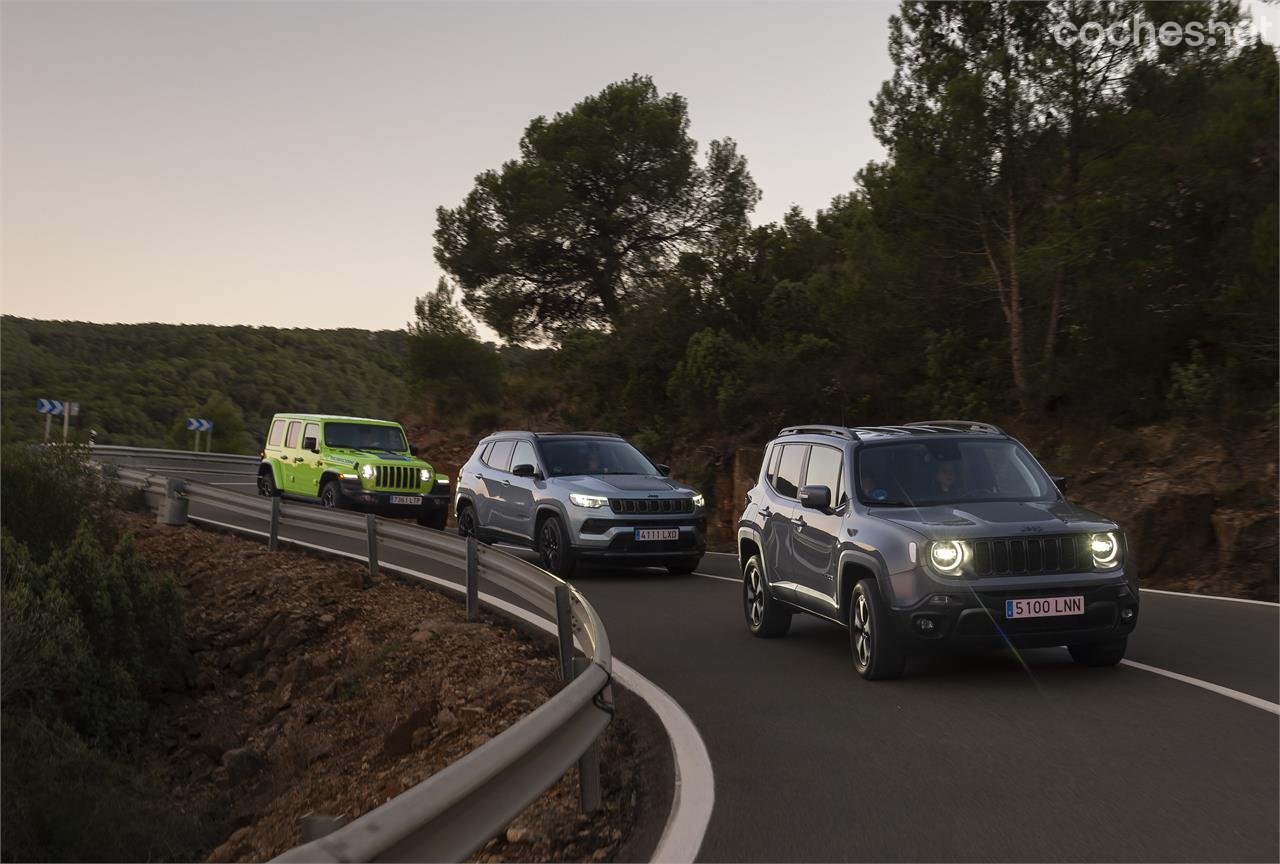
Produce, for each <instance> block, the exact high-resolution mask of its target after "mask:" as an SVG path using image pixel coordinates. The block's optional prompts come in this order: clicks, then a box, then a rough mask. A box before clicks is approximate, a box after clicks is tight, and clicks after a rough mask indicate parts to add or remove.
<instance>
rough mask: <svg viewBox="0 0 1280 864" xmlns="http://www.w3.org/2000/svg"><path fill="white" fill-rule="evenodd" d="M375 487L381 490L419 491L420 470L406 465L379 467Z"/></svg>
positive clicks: (375, 476)
mask: <svg viewBox="0 0 1280 864" xmlns="http://www.w3.org/2000/svg"><path fill="white" fill-rule="evenodd" d="M377 467H378V473H377V474H376V475H374V485H376V486H377V487H378V488H380V489H417V488H418V486H419V485H420V484H419V482H418V481H419V477H418V469H417V468H410V467H406V466H404V465H379V466H377Z"/></svg>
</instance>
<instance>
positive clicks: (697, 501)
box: [693, 492, 707, 507]
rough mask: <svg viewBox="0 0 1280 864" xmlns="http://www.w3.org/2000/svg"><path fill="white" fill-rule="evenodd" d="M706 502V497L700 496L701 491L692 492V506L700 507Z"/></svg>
mask: <svg viewBox="0 0 1280 864" xmlns="http://www.w3.org/2000/svg"><path fill="white" fill-rule="evenodd" d="M706 503H707V499H706V498H703V497H702V493H701V492H694V493H693V506H694V507H701V506H702V505H703V504H706Z"/></svg>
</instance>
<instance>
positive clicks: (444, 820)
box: [92, 447, 613, 862]
mask: <svg viewBox="0 0 1280 864" xmlns="http://www.w3.org/2000/svg"><path fill="white" fill-rule="evenodd" d="M92 455H93V457H94V458H95V459H98V460H101V461H103V462H107V463H114V464H115V465H116V466H117V467H116V470H115V475H116V478H117V480H118V482H119V483H120V484H121V485H124V486H126V487H130V488H134V489H138V490H141V492H142V493H143V495H144V496H145V498H146V500H147V503H148V505H150V506H152V507H155V508H157V509H158V510H159V511H160V518H161V520H162V521H170V520H172V521H185V519H186V518H188V513H187V512H186V511H187V508H188V507H190V506H191V505H197V506H198V508H199V509H201V510H204V511H206V512H207V510H208V509H213V510H215V511H221V512H222V513H229V514H233V515H234V516H236V517H238V521H239V522H241V523H248V524H229V523H227V522H225V521H222V520H214V519H212V518H210V517H209V516H207V515H202V514H190V515H189V518H191V519H192V520H194V521H205V522H215V521H216V522H217V524H220V525H223V526H225V527H229V528H232V529H233V530H239V531H242V532H245V533H251V534H255V535H258V536H263V537H266V538H267V541H268V543H269V544H271V546H272V548H274V547H275V544H276V543H277V542H302V543H305V545H307V546H308V547H311V548H318V549H322V550H325V549H327V551H332V552H335V553H339V554H343V555H347V556H352V557H356V558H361V559H363V560H365V561H368V562H369V567H370V570H371V571H375V572H376V570H377V568H379V567H384V568H387V569H394V570H401V571H405V572H409V573H412V572H414V569H413V568H412V567H406V566H404V565H393V564H389V563H386V562H385V561H380V560H379V559H380V556H379V548H381V550H382V551H394V552H396V553H397V558H398V559H399V560H402V561H409V562H415V560H416V561H418V562H421V563H424V564H430V563H445V564H450V565H453V566H456V567H461V568H465V571H466V572H467V582H466V584H465V585H463V586H457V587H458V588H459V589H460V590H465V592H466V594H467V599H468V601H469V602H468V617H471V618H474V617H475V615H476V613H477V612H478V609H476V608H475V605H474V604H475V599H474V598H478V595H479V590H478V586H479V583H480V582H485V583H488V584H491V585H493V586H496V587H497V588H500V589H502V590H505V591H508V592H510V593H512V594H514V595H516V596H517V597H520V598H521V599H523V600H524V601H525V602H526V603H528V604H529V605H530V606H532V607H533V608H534V609H536V610H537V611H538V612H540V613H542V614H543V615H545V616H547V618H548V619H550V620H551V621H553V622H555V623H556V625H557V631H558V636H559V643H560V652H561V668H562V675H563V677H564V680H565V682H566V683H565V686H564V687H563V688H562V689H561V690H560V691H559V692H558V693H556V695H555V696H553V697H552V698H551V699H550V700H548V701H547V702H546V703H545V704H543V705H541V706H540V707H538V708H536V709H534V710H533V711H532V712H531V713H529V714H528V715H526V716H525V717H524V718H522V719H521V720H519V721H517V722H516V723H515V724H513V725H512V726H511V727H509V728H508V729H506V730H505V731H503V732H502V733H501V734H499V735H497V736H496V737H494V738H492V739H491V740H489V741H488V742H486V743H485V744H483V745H482V746H480V747H479V748H477V749H476V750H473V751H472V752H471V753H469V754H467V755H466V756H464V757H463V758H461V759H459V760H458V761H457V762H454V763H453V764H452V765H449V766H448V767H447V768H445V769H444V770H442V771H440V772H439V773H437V774H434V775H432V776H431V777H428V778H427V779H426V780H424V781H422V782H421V783H419V784H418V785H416V786H414V787H412V788H411V789H408V790H406V791H405V792H403V793H401V794H400V795H398V796H396V797H395V798H393V799H391V800H390V801H388V802H386V803H385V804H383V805H381V806H379V807H377V808H375V809H373V810H371V811H369V812H368V813H365V814H364V815H363V816H360V817H358V818H356V819H354V820H352V821H351V822H350V823H348V824H346V825H343V826H341V827H339V828H337V829H336V830H334V831H332V832H331V833H329V834H326V835H325V836H323V837H320V838H318V839H315V840H311V841H310V842H306V843H303V844H302V845H301V846H297V847H295V848H293V849H290V850H289V851H287V852H285V853H284V854H283V855H281V856H280V857H279V858H277V859H276V860H277V861H334V862H336V861H462V860H464V859H465V858H466V857H467V856H469V855H470V854H471V853H472V852H474V851H475V850H476V849H478V848H479V847H480V846H482V845H484V843H486V842H487V841H488V840H489V839H490V838H492V837H494V836H495V835H497V834H498V833H499V832H500V831H501V830H502V829H503V828H505V827H506V826H507V825H508V824H509V823H510V822H511V820H512V819H514V818H515V817H516V816H517V815H519V813H520V812H521V811H522V810H524V809H525V808H526V807H527V806H528V805H529V804H530V803H532V802H533V800H534V799H535V798H537V797H538V796H539V795H541V794H542V793H543V792H544V791H546V790H547V789H548V788H550V787H551V786H552V785H554V784H555V783H556V782H557V781H558V780H559V779H560V778H561V777H563V776H564V774H565V772H566V771H568V769H569V768H570V767H571V766H572V765H573V764H574V763H575V762H576V763H578V765H579V768H580V772H579V773H580V779H581V782H582V790H581V791H582V803H583V807H584V809H587V810H591V809H594V808H595V807H597V806H599V795H600V786H599V763H598V746H597V743H596V741H597V739H598V738H599V736H600V734H601V733H602V732H603V731H604V729H605V727H607V726H608V725H609V721H610V720H611V719H612V717H613V704H612V691H611V690H610V687H609V682H610V678H611V675H612V663H613V660H612V653H611V651H610V647H609V637H608V634H607V633H606V632H605V629H604V624H603V623H602V622H601V620H600V617H599V616H598V615H597V614H596V611H595V610H594V609H593V608H592V607H591V604H590V603H588V602H587V600H586V598H585V597H583V596H582V594H581V593H579V592H578V591H577V590H576V589H574V588H573V586H571V585H569V584H568V583H566V582H564V581H563V580H561V579H558V578H557V577H555V576H553V575H552V574H550V573H547V572H546V571H544V570H542V569H540V568H538V567H536V566H534V565H533V564H530V563H529V562H527V561H524V560H522V559H520V558H516V557H514V556H511V555H508V554H506V553H504V552H501V551H499V550H497V549H493V548H491V547H488V546H484V545H482V544H478V543H476V542H475V539H474V538H468V539H467V540H464V539H463V538H461V537H456V536H453V535H449V534H444V533H442V532H440V531H434V530H431V529H429V528H420V527H417V526H410V525H407V524H403V523H395V522H389V521H386V520H382V519H376V518H375V517H373V516H368V517H365V516H363V515H359V514H353V513H348V512H342V511H332V510H324V509H321V508H318V507H314V506H311V505H307V504H302V503H299V504H291V503H284V502H281V500H280V499H279V498H264V497H257V496H250V495H244V494H240V493H236V492H230V491H227V490H225V489H221V488H218V487H216V486H210V485H208V484H204V483H197V482H190V481H182V480H176V479H171V478H169V477H165V476H162V475H161V474H160V473H153V472H155V471H159V470H163V469H154V468H151V467H150V466H157V465H163V466H166V467H167V466H170V465H171V466H173V468H175V469H181V468H187V469H188V470H190V469H193V468H194V470H195V471H196V472H198V471H199V470H200V469H199V468H197V467H196V466H195V463H201V464H207V463H209V462H211V461H213V462H217V461H220V460H225V461H226V462H227V463H228V464H235V465H240V466H244V465H247V464H250V463H253V462H256V461H257V460H255V459H253V458H252V457H237V456H225V455H223V454H208V453H199V454H197V453H181V452H176V451H170V450H141V449H138V448H125V447H109V448H108V447H95V448H94V449H93V452H92ZM246 460H247V461H246ZM142 465H146V466H148V468H142V467H131V466H142ZM298 533H303V534H305V535H306V536H307V537H308V539H307V540H305V541H302V540H297V539H294V540H291V538H290V536H288V535H291V534H294V535H296V534H298ZM317 534H318V535H320V537H317V536H316V535H317ZM326 537H327V538H342V539H344V540H345V541H347V542H348V545H351V544H352V543H363V544H364V549H363V554H359V553H354V552H352V551H351V549H342V548H339V547H338V546H337V545H336V544H333V543H330V544H329V545H328V546H326V545H325V544H324V543H323V542H316V541H317V540H318V539H319V540H321V541H323V539H324V538H326ZM356 548H360V547H359V546H356ZM575 637H576V640H575ZM575 641H576V642H577V644H578V645H579V646H580V647H581V649H582V652H583V654H584V655H585V657H584V658H577V657H574V656H573V646H574V643H575Z"/></svg>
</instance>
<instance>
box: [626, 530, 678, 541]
mask: <svg viewBox="0 0 1280 864" xmlns="http://www.w3.org/2000/svg"><path fill="white" fill-rule="evenodd" d="M636 539H637V540H679V539H680V529H679V528H637V529H636Z"/></svg>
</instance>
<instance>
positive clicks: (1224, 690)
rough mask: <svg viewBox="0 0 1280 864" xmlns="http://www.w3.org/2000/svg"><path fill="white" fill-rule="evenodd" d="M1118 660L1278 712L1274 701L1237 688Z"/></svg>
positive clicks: (1126, 664) (1144, 670)
mask: <svg viewBox="0 0 1280 864" xmlns="http://www.w3.org/2000/svg"><path fill="white" fill-rule="evenodd" d="M1120 662H1121V663H1122V664H1123V665H1125V666H1132V667H1133V668H1134V669H1141V670H1142V671H1143V672H1151V673H1152V674H1155V675H1163V676H1164V677H1165V678H1172V679H1173V680H1174V681H1181V682H1182V683H1183V684H1190V685H1192V686H1193V687H1200V688H1201V689H1204V690H1208V691H1209V692H1210V693H1217V694H1218V695H1219V696H1226V697H1227V698H1228V699H1235V700H1236V701H1237V702H1243V703H1244V704H1246V705H1252V706H1253V707H1254V708H1261V709H1262V710H1263V711H1270V712H1271V713H1272V714H1280V705H1277V704H1276V703H1275V702H1268V701H1267V700H1266V699H1259V698H1258V697H1257V696H1250V695H1249V694H1248V693H1241V692H1240V691H1239V690H1232V689H1231V688H1230V687H1223V686H1221V685H1219V684H1211V683H1209V682H1208V681H1201V680H1200V679H1199V678H1192V677H1191V676H1190V675H1182V674H1180V673H1178V672H1170V671H1169V670H1168V669H1160V668H1157V667H1155V666H1148V665H1147V664H1146V663H1139V662H1138V661H1136V660H1121V661H1120Z"/></svg>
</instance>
